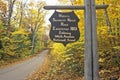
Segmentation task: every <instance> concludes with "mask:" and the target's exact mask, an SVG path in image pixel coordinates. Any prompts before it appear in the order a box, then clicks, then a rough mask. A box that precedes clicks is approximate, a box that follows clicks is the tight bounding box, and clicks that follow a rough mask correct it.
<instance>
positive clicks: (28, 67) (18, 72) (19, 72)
mask: <svg viewBox="0 0 120 80" xmlns="http://www.w3.org/2000/svg"><path fill="white" fill-rule="evenodd" d="M47 53H48V50H44V51H43V52H41V53H40V54H39V55H38V56H36V57H34V58H32V59H30V60H28V61H25V62H23V63H20V64H17V65H14V66H10V67H7V68H4V69H0V80H25V79H26V78H27V77H28V76H29V74H31V73H33V72H34V70H36V69H37V68H38V67H39V66H40V65H41V64H42V63H43V61H44V59H45V57H46V55H47Z"/></svg>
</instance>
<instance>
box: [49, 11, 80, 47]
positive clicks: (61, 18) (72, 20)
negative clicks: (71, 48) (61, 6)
mask: <svg viewBox="0 0 120 80" xmlns="http://www.w3.org/2000/svg"><path fill="white" fill-rule="evenodd" d="M49 20H50V22H51V29H50V34H49V36H50V39H51V40H52V41H54V42H59V43H63V45H64V46H66V45H67V44H68V43H71V42H75V41H77V40H78V39H79V37H80V31H79V28H78V22H79V18H78V17H77V16H76V15H75V13H74V12H73V11H72V12H66V13H62V12H57V11H55V12H54V13H53V15H52V16H51V18H50V19H49Z"/></svg>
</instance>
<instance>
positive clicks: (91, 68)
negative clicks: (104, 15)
mask: <svg viewBox="0 0 120 80" xmlns="http://www.w3.org/2000/svg"><path fill="white" fill-rule="evenodd" d="M107 7H108V5H105V4H104V5H95V0H84V6H44V9H48V10H52V9H53V10H58V9H59V10H62V9H69V10H84V11H85V14H84V15H85V20H84V22H85V56H84V57H85V60H84V62H85V63H84V78H85V79H84V80H99V68H98V67H99V65H98V53H97V31H96V9H106V8H107Z"/></svg>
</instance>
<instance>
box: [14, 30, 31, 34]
mask: <svg viewBox="0 0 120 80" xmlns="http://www.w3.org/2000/svg"><path fill="white" fill-rule="evenodd" d="M16 34H29V33H28V32H25V29H21V30H19V31H15V32H12V35H16Z"/></svg>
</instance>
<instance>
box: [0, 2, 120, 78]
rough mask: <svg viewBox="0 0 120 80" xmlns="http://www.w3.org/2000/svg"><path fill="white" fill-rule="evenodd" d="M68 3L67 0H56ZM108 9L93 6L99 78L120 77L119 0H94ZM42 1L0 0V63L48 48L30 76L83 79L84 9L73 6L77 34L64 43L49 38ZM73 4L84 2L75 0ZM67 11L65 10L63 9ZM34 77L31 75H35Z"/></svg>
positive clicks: (0, 64)
mask: <svg viewBox="0 0 120 80" xmlns="http://www.w3.org/2000/svg"><path fill="white" fill-rule="evenodd" d="M58 1H59V3H60V4H71V2H70V1H69V0H58ZM95 1H96V5H102V4H107V5H109V6H108V8H107V9H101V10H96V18H97V19H96V20H97V27H96V29H97V42H98V54H99V76H100V80H112V79H111V78H115V79H116V80H118V79H120V14H119V13H120V0H95ZM45 5H46V3H45V1H42V0H38V2H34V1H32V0H31V1H30V0H0V66H3V65H5V63H6V64H7V63H9V61H11V62H12V61H14V60H16V59H22V58H26V57H28V56H32V55H34V54H37V53H38V52H40V51H42V50H44V49H49V50H50V51H49V54H48V56H47V59H46V61H45V64H43V67H44V66H47V67H46V68H45V69H42V70H41V69H40V70H38V73H36V74H34V76H32V77H30V79H29V80H84V50H85V48H84V43H85V40H84V39H85V32H84V28H85V27H84V25H85V24H84V11H83V10H81V11H80V10H74V12H75V14H76V15H77V17H78V18H79V19H80V21H79V23H78V27H79V30H80V38H79V40H78V41H76V42H74V43H69V44H67V45H66V46H64V45H63V44H61V43H56V42H53V41H51V40H50V39H49V35H48V32H49V30H50V27H51V25H50V24H46V18H45V16H46V15H47V14H48V13H49V12H48V11H47V10H44V9H43V7H44V6H45ZM72 5H84V0H74V1H73V2H72ZM62 12H66V10H62ZM36 76H37V79H34V78H36Z"/></svg>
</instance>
